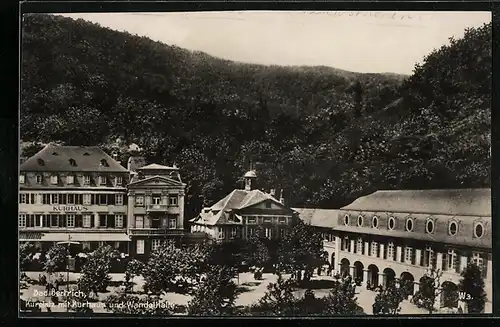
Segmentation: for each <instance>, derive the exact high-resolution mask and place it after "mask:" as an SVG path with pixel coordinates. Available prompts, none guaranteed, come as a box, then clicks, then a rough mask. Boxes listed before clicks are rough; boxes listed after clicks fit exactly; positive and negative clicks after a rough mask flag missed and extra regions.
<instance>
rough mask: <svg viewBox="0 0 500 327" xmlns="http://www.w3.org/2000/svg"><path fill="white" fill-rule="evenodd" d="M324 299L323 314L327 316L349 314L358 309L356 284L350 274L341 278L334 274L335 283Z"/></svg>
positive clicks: (356, 311)
mask: <svg viewBox="0 0 500 327" xmlns="http://www.w3.org/2000/svg"><path fill="white" fill-rule="evenodd" d="M325 301H326V304H325V314H327V315H329V316H337V315H345V316H350V315H355V314H358V313H359V311H360V309H359V306H358V304H357V298H356V285H355V284H354V283H353V282H352V279H351V277H350V276H349V277H347V278H343V279H341V278H340V277H339V276H336V280H335V285H334V286H333V287H332V289H331V290H330V293H329V294H328V296H327V297H326V299H325Z"/></svg>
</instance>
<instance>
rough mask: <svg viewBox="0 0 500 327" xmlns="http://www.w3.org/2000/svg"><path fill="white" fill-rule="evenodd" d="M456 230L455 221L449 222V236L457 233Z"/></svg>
mask: <svg viewBox="0 0 500 327" xmlns="http://www.w3.org/2000/svg"><path fill="white" fill-rule="evenodd" d="M457 232H458V224H457V222H456V221H452V222H450V225H449V226H448V233H450V235H451V236H455V235H457Z"/></svg>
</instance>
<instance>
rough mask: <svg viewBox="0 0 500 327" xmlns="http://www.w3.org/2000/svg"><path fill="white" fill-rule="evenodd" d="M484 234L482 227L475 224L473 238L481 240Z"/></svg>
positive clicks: (479, 224) (480, 224)
mask: <svg viewBox="0 0 500 327" xmlns="http://www.w3.org/2000/svg"><path fill="white" fill-rule="evenodd" d="M483 234H484V227H483V224H482V223H476V226H474V236H475V237H477V238H481V237H482V236H483Z"/></svg>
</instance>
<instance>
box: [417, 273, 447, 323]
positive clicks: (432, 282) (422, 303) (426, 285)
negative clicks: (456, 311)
mask: <svg viewBox="0 0 500 327" xmlns="http://www.w3.org/2000/svg"><path fill="white" fill-rule="evenodd" d="M442 275H443V273H442V271H441V270H439V269H436V268H431V269H430V270H429V271H428V272H426V273H425V274H424V276H423V277H422V278H421V279H420V289H419V290H418V291H417V293H415V295H414V296H413V298H412V302H413V303H415V304H416V305H417V306H418V307H420V308H424V309H426V310H427V311H429V314H432V313H433V312H435V311H436V304H437V305H439V303H436V299H437V297H438V296H439V295H440V294H441V290H440V286H441V276H442Z"/></svg>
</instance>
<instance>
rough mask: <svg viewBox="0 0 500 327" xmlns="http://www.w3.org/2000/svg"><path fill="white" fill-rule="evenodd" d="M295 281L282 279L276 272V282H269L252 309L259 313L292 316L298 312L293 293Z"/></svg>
mask: <svg viewBox="0 0 500 327" xmlns="http://www.w3.org/2000/svg"><path fill="white" fill-rule="evenodd" d="M294 285H295V281H293V280H291V279H284V278H283V276H282V275H281V273H280V272H278V279H277V281H276V283H269V284H268V285H267V291H266V293H265V294H264V296H263V297H262V298H261V299H260V300H259V302H258V304H257V305H255V306H254V307H253V308H252V310H253V311H254V312H256V313H257V314H261V315H273V316H293V315H295V314H296V313H297V312H298V308H297V301H296V299H295V296H294V294H293V291H294V288H295V286H294Z"/></svg>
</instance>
